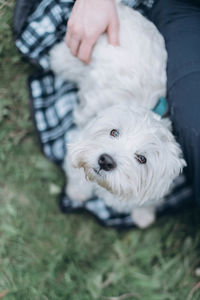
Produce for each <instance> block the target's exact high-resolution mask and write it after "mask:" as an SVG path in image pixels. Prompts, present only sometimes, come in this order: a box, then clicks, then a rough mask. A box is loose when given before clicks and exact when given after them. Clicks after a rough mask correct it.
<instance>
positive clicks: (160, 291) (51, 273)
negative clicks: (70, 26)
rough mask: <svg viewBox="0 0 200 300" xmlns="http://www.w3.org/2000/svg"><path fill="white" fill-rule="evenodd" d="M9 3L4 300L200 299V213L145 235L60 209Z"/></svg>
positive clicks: (4, 37) (1, 8)
mask: <svg viewBox="0 0 200 300" xmlns="http://www.w3.org/2000/svg"><path fill="white" fill-rule="evenodd" d="M13 3H14V1H13V0H12V1H11V0H10V1H5V0H0V41H1V43H0V60H1V61H0V128H1V130H0V145H1V147H0V166H1V172H0V299H5V300H29V299H30V300H47V299H51V300H58V299H59V300H62V299H63V300H64V299H67V300H93V299H105V300H106V299H107V300H120V299H129V300H130V299H132V300H135V299H136V300H137V299H141V300H199V299H200V277H199V276H200V257H199V253H200V252H199V246H200V218H199V213H200V212H199V211H194V210H193V211H187V212H184V213H180V214H179V215H176V216H171V217H164V218H162V219H160V220H159V221H158V222H157V223H156V224H155V225H154V226H153V227H151V228H150V229H148V230H146V231H144V232H142V231H140V230H136V229H134V230H130V231H127V232H116V231H115V230H111V229H105V228H102V227H100V226H99V225H98V224H97V223H96V222H95V221H94V220H93V219H92V218H90V217H88V216H85V215H84V216H83V215H68V216H65V215H62V214H61V213H60V212H59V211H58V208H57V204H56V198H57V195H56V194H55V191H56V190H57V189H55V187H56V186H58V187H59V186H61V185H62V182H63V178H62V175H61V173H60V172H59V170H58V169H57V168H56V167H55V166H54V165H52V164H51V163H49V162H48V161H47V160H46V159H45V158H44V157H43V156H42V155H41V153H40V152H39V150H38V146H37V142H36V137H35V134H34V129H33V125H32V123H31V120H30V114H29V108H28V95H27V87H26V78H27V75H28V74H29V73H30V67H29V66H28V65H26V64H24V63H22V62H21V61H20V56H19V54H18V53H17V51H16V49H15V47H14V44H13V42H12V36H11V29H10V28H11V27H10V26H11V17H12V9H13Z"/></svg>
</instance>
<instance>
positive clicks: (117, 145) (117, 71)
mask: <svg viewBox="0 0 200 300" xmlns="http://www.w3.org/2000/svg"><path fill="white" fill-rule="evenodd" d="M117 2H118V1H117ZM116 5H117V11H118V16H119V21H120V32H119V44H120V46H118V47H113V46H111V45H109V44H108V42H107V37H106V35H103V36H101V37H100V38H99V40H98V42H97V43H96V45H95V47H94V50H93V54H92V60H91V63H90V64H89V65H85V64H84V63H82V62H81V61H79V60H78V59H77V58H76V57H73V56H72V55H71V54H70V51H69V49H68V48H67V46H66V44H65V43H64V42H62V43H60V44H59V45H56V46H55V47H54V48H53V49H52V51H51V53H50V57H51V66H52V69H53V70H54V72H55V73H56V74H58V76H61V77H62V78H63V79H65V80H72V81H75V82H76V83H77V84H78V87H79V100H80V103H79V104H77V106H76V108H75V111H74V118H75V123H76V125H77V130H75V132H74V135H73V136H74V138H73V139H72V141H71V143H70V144H69V145H68V154H67V156H66V161H65V169H66V173H67V175H68V186H67V193H68V195H69V197H70V198H71V199H72V200H74V201H85V200H86V199H88V198H89V197H90V196H92V195H94V194H97V195H99V196H101V197H103V199H104V200H105V202H106V204H107V205H109V206H112V207H114V208H115V209H116V210H118V211H123V212H128V211H129V212H130V211H132V210H133V208H134V214H133V215H137V213H136V212H137V207H138V206H141V205H142V206H147V207H148V206H151V209H150V210H149V216H147V215H148V213H146V212H145V214H143V215H144V219H143V218H142V217H141V215H142V213H141V210H140V212H139V214H138V215H139V218H137V217H135V219H138V220H137V223H138V225H139V226H140V227H145V226H147V225H148V224H150V223H152V222H153V220H154V213H152V208H154V207H155V205H156V203H157V202H158V201H160V200H161V199H162V198H163V196H165V195H166V194H167V193H168V192H169V190H170V186H171V184H172V182H173V180H174V179H175V178H176V177H177V176H178V175H179V173H180V172H181V170H182V168H183V167H184V166H185V161H184V160H183V159H182V152H181V149H180V147H179V145H178V144H177V142H176V141H175V139H174V137H173V135H172V133H171V131H170V121H169V120H168V119H161V118H160V117H159V116H158V115H156V114H155V113H153V112H152V111H151V109H152V108H153V107H154V106H155V104H156V103H157V101H158V99H159V97H165V94H166V60H167V54H166V50H165V45H164V40H163V38H162V36H161V35H160V33H159V32H158V30H157V29H156V27H155V26H154V25H153V24H152V23H151V22H149V21H148V20H147V19H146V18H144V17H143V16H142V15H141V14H140V13H139V12H136V11H134V10H133V9H131V8H129V7H127V6H125V5H123V4H120V3H116ZM112 129H117V130H118V131H119V136H118V137H112V136H110V131H111V130H112ZM102 153H106V154H109V155H110V156H111V157H112V158H113V159H114V160H115V162H116V163H117V167H116V168H115V169H114V170H112V171H104V170H100V169H99V165H98V158H99V156H100V155H101V154H102ZM136 154H140V155H144V156H145V157H146V159H147V163H146V164H140V163H139V162H138V161H137V160H136V157H135V156H136ZM83 170H84V172H83ZM85 178H86V179H85ZM153 211H154V209H153ZM146 216H147V217H146ZM140 218H141V222H140ZM145 220H146V221H145Z"/></svg>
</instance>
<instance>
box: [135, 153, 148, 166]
mask: <svg viewBox="0 0 200 300" xmlns="http://www.w3.org/2000/svg"><path fill="white" fill-rule="evenodd" d="M135 158H136V159H137V161H138V162H139V163H140V164H146V162H147V159H146V157H145V156H144V155H140V154H136V155H135Z"/></svg>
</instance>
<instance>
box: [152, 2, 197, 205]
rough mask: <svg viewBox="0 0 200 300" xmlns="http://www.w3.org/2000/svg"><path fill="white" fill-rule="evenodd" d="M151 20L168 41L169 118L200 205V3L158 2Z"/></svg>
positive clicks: (187, 174) (153, 9)
mask: <svg viewBox="0 0 200 300" xmlns="http://www.w3.org/2000/svg"><path fill="white" fill-rule="evenodd" d="M149 18H150V20H152V21H153V22H154V23H155V25H156V26H157V27H158V29H159V30H160V32H161V33H162V35H163V36H164V38H165V42H166V47H167V51H168V66H167V76H168V82H167V92H168V96H167V97H168V102H169V106H170V115H171V119H172V121H173V125H174V131H175V134H176V136H177V140H178V141H179V143H180V144H181V146H182V149H183V151H184V157H185V159H186V161H187V164H188V166H187V168H186V169H185V173H186V176H187V178H188V180H189V182H190V183H191V184H192V186H193V189H194V197H195V199H196V201H197V202H198V203H199V204H200V0H199V1H198V0H157V1H156V2H155V4H154V7H153V8H152V10H151V11H150V12H149Z"/></svg>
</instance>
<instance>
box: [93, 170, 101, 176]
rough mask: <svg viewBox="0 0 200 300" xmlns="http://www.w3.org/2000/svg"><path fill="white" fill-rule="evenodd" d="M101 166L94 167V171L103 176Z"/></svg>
mask: <svg viewBox="0 0 200 300" xmlns="http://www.w3.org/2000/svg"><path fill="white" fill-rule="evenodd" d="M101 170H102V169H101V168H93V171H94V172H95V173H96V174H97V175H98V176H102V173H100V172H101Z"/></svg>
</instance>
